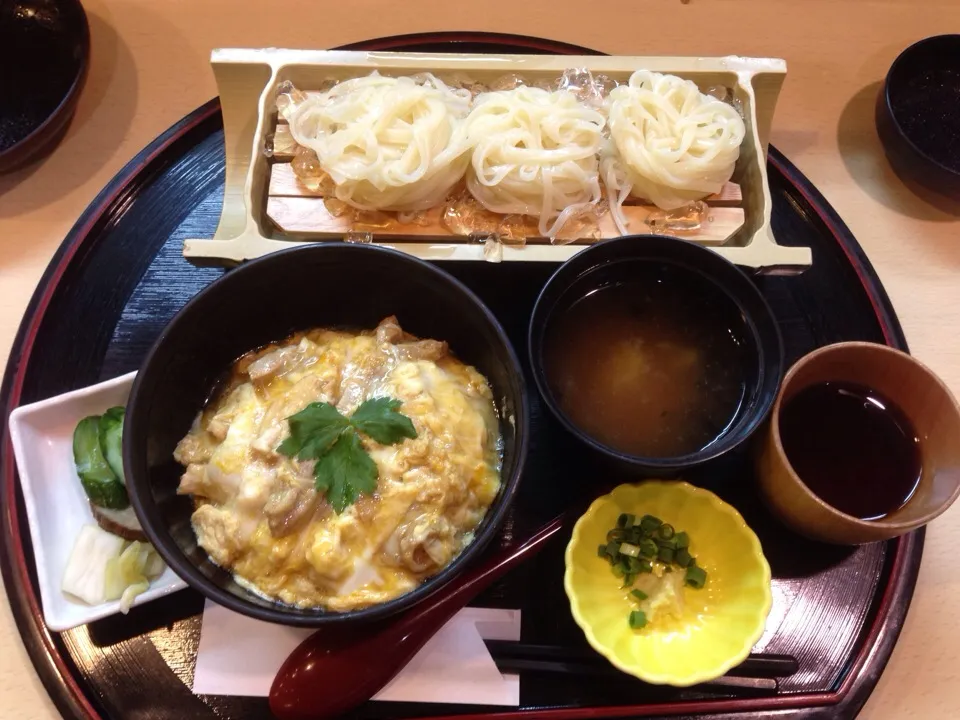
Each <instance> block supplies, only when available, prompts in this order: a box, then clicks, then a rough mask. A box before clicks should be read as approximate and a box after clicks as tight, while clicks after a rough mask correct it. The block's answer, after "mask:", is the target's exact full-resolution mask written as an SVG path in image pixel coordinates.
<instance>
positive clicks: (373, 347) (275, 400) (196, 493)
mask: <svg viewBox="0 0 960 720" xmlns="http://www.w3.org/2000/svg"><path fill="white" fill-rule="evenodd" d="M387 398H389V399H390V400H389V401H387V400H386V399H387ZM377 399H379V400H380V404H381V407H382V406H384V405H383V404H384V403H387V404H389V405H390V407H395V408H396V409H397V412H399V413H401V414H402V415H403V416H405V417H406V418H409V421H410V422H412V428H411V429H410V431H409V432H408V433H407V434H406V435H404V436H403V437H399V438H397V440H396V441H395V442H393V443H392V444H382V443H380V442H377V440H375V439H373V437H371V436H370V435H369V434H366V433H363V432H359V431H358V432H356V433H353V432H352V431H349V432H350V439H351V441H353V442H357V443H359V444H358V445H357V450H358V451H360V446H361V445H362V451H365V455H367V456H369V458H370V459H371V460H372V461H373V464H375V466H376V467H375V473H372V475H371V478H372V477H375V478H376V480H375V486H372V491H371V492H362V493H356V494H355V495H354V496H352V497H348V500H344V498H343V494H342V493H339V494H337V491H336V489H334V488H331V487H329V486H327V484H325V483H324V482H321V481H320V475H321V473H320V472H319V471H318V468H317V467H316V463H317V462H318V461H317V460H313V459H304V457H305V455H304V454H303V453H301V454H299V455H298V454H296V453H291V452H289V451H286V450H285V446H286V443H287V442H289V441H290V438H291V432H292V431H291V428H295V429H296V426H295V424H294V423H295V420H294V419H292V417H291V416H294V415H297V414H298V413H303V412H305V411H306V410H307V409H309V408H314V409H315V408H318V407H320V408H325V410H326V411H328V414H329V415H331V416H334V417H342V418H349V417H350V416H351V415H353V414H354V413H355V412H357V410H358V408H361V406H363V405H364V404H365V403H371V402H372V401H375V400H377ZM322 404H329V405H330V406H332V408H329V407H326V406H325V405H322ZM373 404H375V405H376V404H377V403H375V402H374V403H373ZM333 408H335V409H336V412H334V411H333ZM337 413H339V415H337ZM300 417H302V415H301V416H300ZM343 422H344V423H346V422H348V421H347V420H346V419H344V420H343ZM373 434H375V435H376V434H378V433H373ZM174 457H175V458H176V460H177V461H178V462H179V463H181V464H182V465H183V466H185V468H186V470H185V472H184V473H183V476H182V478H181V481H180V486H179V489H178V492H179V493H180V494H185V495H191V496H193V499H194V501H195V504H196V507H195V511H194V513H193V516H192V522H193V528H194V530H195V532H196V535H197V540H198V542H199V544H200V546H201V547H203V548H204V549H205V550H206V551H207V553H208V554H209V555H210V557H211V558H212V559H213V560H214V561H215V562H216V563H217V564H219V565H220V566H222V567H224V568H226V569H228V570H230V571H231V572H232V573H233V574H234V577H235V578H236V579H237V581H238V582H240V583H241V584H243V585H244V586H246V587H248V588H249V589H251V590H253V591H255V592H257V593H259V594H261V595H263V596H265V597H267V598H270V599H273V600H277V601H280V602H282V603H286V604H290V605H295V606H298V607H305V608H309V607H322V608H326V609H329V610H334V611H341V612H342V611H348V610H354V609H359V608H363V607H367V606H370V605H374V604H378V603H382V602H386V601H388V600H391V599H393V598H396V597H398V596H400V595H403V594H404V593H406V592H409V591H410V590H412V589H414V588H415V587H416V586H417V585H418V584H420V583H421V582H422V581H423V580H424V579H425V578H427V577H429V576H431V575H433V574H436V573H437V572H439V571H440V570H441V569H443V568H444V567H445V566H446V565H448V564H449V563H450V562H451V561H452V560H453V559H454V558H455V557H456V556H457V555H458V554H459V553H460V552H461V551H462V550H463V549H464V548H465V547H466V546H467V545H469V543H470V542H471V541H472V540H473V534H474V531H475V530H476V528H477V526H478V525H479V524H480V522H481V520H482V519H483V517H484V515H485V513H486V511H487V509H488V508H489V507H490V505H491V503H492V502H493V501H494V499H495V498H496V496H497V493H498V491H499V489H500V462H501V438H500V434H499V428H498V419H497V413H496V408H495V406H494V402H493V395H492V392H491V389H490V385H489V383H488V382H487V380H486V378H485V377H484V376H483V375H481V374H480V373H479V372H478V371H477V370H476V369H475V368H473V367H471V366H469V365H466V364H464V363H462V362H461V361H459V360H458V359H457V358H456V357H454V356H453V355H452V354H451V352H450V351H449V348H448V347H447V345H446V343H444V342H440V341H436V340H420V339H418V338H416V337H413V336H411V335H409V334H407V333H405V332H404V331H403V330H402V329H401V328H400V327H399V325H398V323H397V320H396V318H393V317H390V318H386V319H385V320H383V321H382V322H381V323H380V324H379V325H378V326H377V328H376V329H375V330H373V331H363V332H350V331H342V330H333V329H316V330H310V331H307V332H301V333H297V334H295V335H293V336H291V337H290V338H288V339H287V340H285V341H283V342H281V343H278V344H275V345H271V346H268V347H266V348H263V349H260V350H257V351H254V352H251V353H248V354H247V355H244V356H243V357H241V358H240V359H239V360H238V361H237V362H236V363H235V364H234V366H233V367H232V368H231V372H230V376H229V378H228V380H227V381H226V382H225V384H224V386H223V387H222V388H221V389H220V390H219V392H217V393H216V395H215V397H214V398H213V400H212V401H211V402H210V403H209V404H208V406H207V407H205V408H204V409H203V411H202V412H201V413H200V414H199V415H198V416H197V418H196V420H195V422H194V424H193V427H192V428H191V430H190V432H189V433H188V434H187V435H186V436H185V437H184V438H183V439H182V440H181V441H180V443H179V444H178V446H177V448H176V451H175V453H174ZM341 469H342V468H341ZM372 470H373V467H372V466H371V471H372ZM350 499H352V500H353V502H352V504H351V503H350V502H349V500H350Z"/></svg>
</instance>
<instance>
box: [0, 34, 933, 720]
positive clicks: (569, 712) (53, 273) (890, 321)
mask: <svg viewBox="0 0 960 720" xmlns="http://www.w3.org/2000/svg"><path fill="white" fill-rule="evenodd" d="M428 42H432V43H438V42H475V43H477V42H479V43H502V44H509V43H511V42H516V45H517V46H522V47H528V48H532V49H537V50H540V51H541V52H550V51H553V52H576V53H583V52H588V51H586V50H585V49H584V48H580V47H577V46H574V45H570V44H568V43H559V42H554V41H551V40H544V39H538V38H528V37H518V36H511V35H503V34H498V33H486V32H437V33H432V32H431V33H418V34H411V35H400V36H391V37H388V38H384V39H382V40H372V41H364V42H361V43H354V44H352V45H350V46H345V47H344V49H349V48H354V49H356V48H376V49H386V48H388V47H405V46H408V45H409V44H412V43H428ZM381 43H382V44H381ZM219 109H220V105H219V101H218V99H216V98H215V99H213V100H211V101H209V102H207V103H205V104H204V105H202V106H201V107H199V108H197V109H196V110H195V111H193V112H192V113H190V114H189V115H187V116H185V117H184V118H183V119H181V120H180V121H179V122H177V123H175V124H174V125H173V126H172V127H170V128H169V129H168V130H167V131H166V132H164V133H163V134H161V135H160V136H159V137H157V138H156V139H155V140H154V141H152V142H151V143H150V144H148V145H147V147H146V148H144V149H143V150H142V151H141V152H140V153H138V154H137V155H136V156H135V157H134V158H133V159H132V160H131V161H130V162H128V163H127V165H125V166H124V168H123V169H122V170H121V171H120V172H119V173H118V174H117V175H116V176H115V177H114V178H113V179H112V180H111V181H110V182H109V183H108V184H107V186H106V187H105V188H104V189H103V190H102V191H101V192H100V193H99V194H98V195H97V196H96V198H95V199H94V200H93V201H92V202H91V204H90V205H89V206H88V207H87V209H86V210H85V211H84V212H83V214H82V215H81V216H80V218H79V219H78V221H77V222H76V224H75V225H74V226H73V228H72V229H71V230H70V232H69V233H68V234H67V236H66V238H65V239H64V241H63V243H62V244H61V246H60V247H59V248H58V250H57V251H56V253H55V254H54V256H53V258H52V259H51V261H50V264H49V265H48V267H47V269H46V270H45V271H44V274H43V276H42V277H41V279H40V281H39V283H38V286H37V288H36V290H35V291H34V293H33V296H32V297H31V300H30V302H29V304H28V306H27V309H26V310H25V312H24V316H23V319H22V321H21V324H20V326H19V329H18V331H17V334H16V337H15V339H14V342H13V345H12V346H11V351H10V359H9V361H8V364H7V368H6V372H5V374H4V378H3V384H2V386H0V406H2V407H3V408H4V410H5V412H4V418H5V419H6V417H7V416H8V415H9V412H10V410H12V409H13V408H14V407H17V406H18V405H19V404H20V398H21V394H22V390H23V382H24V376H25V373H26V368H27V365H28V363H29V359H30V354H31V351H32V349H33V345H34V342H35V340H36V336H37V333H38V330H39V327H40V325H41V323H42V321H43V319H44V315H45V312H46V309H47V306H48V305H49V303H50V300H51V298H52V296H53V294H54V292H55V291H56V289H57V285H58V282H59V280H60V279H61V277H62V276H63V274H64V272H65V271H66V269H67V267H68V265H69V263H70V262H71V261H72V259H73V258H74V257H75V256H76V255H77V254H78V252H79V251H80V250H81V249H82V248H84V246H85V245H87V243H88V242H89V241H90V239H91V233H92V231H94V229H95V228H96V227H97V226H103V225H106V224H109V222H110V221H111V219H112V218H113V217H114V216H115V215H116V213H117V211H118V204H119V203H121V202H123V200H124V198H125V197H126V196H127V195H128V194H129V193H130V192H131V191H134V190H135V188H136V187H137V186H138V185H144V184H146V183H148V182H149V181H150V180H151V179H152V177H153V176H154V175H155V174H156V173H158V172H159V171H161V170H163V169H164V168H165V167H167V165H169V164H170V163H172V162H174V161H175V160H176V158H170V157H167V155H166V153H167V151H168V150H171V149H172V148H173V147H174V146H176V145H178V144H180V143H186V142H187V141H188V140H189V139H190V137H191V133H192V132H193V131H198V130H199V129H200V128H201V127H202V126H203V125H204V124H206V123H207V122H209V121H210V120H212V118H214V116H216V115H217V114H218V112H219ZM768 161H769V162H770V163H771V164H772V165H774V167H775V168H776V169H777V170H778V171H779V172H780V173H781V174H782V175H783V176H784V178H785V179H786V180H787V181H788V182H789V183H790V184H791V185H792V186H793V187H794V188H795V189H796V190H797V191H798V192H799V193H800V194H801V195H802V196H803V198H804V199H805V200H806V201H807V203H808V204H809V205H810V207H811V209H813V210H814V212H815V213H816V214H817V216H818V219H819V221H820V222H821V223H822V224H823V225H824V227H825V228H826V230H827V232H829V233H830V234H831V235H832V236H833V237H834V239H835V240H836V241H837V244H838V245H839V246H840V248H841V249H842V251H843V252H844V254H845V255H846V256H847V258H848V260H849V261H850V264H851V265H852V266H853V268H854V270H855V272H856V274H857V276H858V279H859V280H860V283H861V285H862V287H863V289H864V291H865V292H866V294H867V297H868V298H869V300H870V303H871V305H872V307H873V310H874V312H875V314H876V317H877V321H878V323H879V324H880V327H881V329H882V332H883V335H884V339H885V342H886V343H887V344H888V345H891V346H893V347H897V348H899V349H902V350H904V351H908V347H907V343H906V339H905V337H904V334H903V330H902V328H901V326H900V323H899V320H898V319H897V317H896V314H895V311H894V310H893V307H892V304H891V303H890V300H889V297H888V296H887V293H886V291H885V290H884V288H883V286H882V284H881V283H880V280H879V277H878V276H877V274H876V272H875V270H874V269H873V267H872V265H871V264H870V262H869V260H868V259H867V257H866V255H865V254H864V252H863V250H862V248H861V247H860V246H859V243H858V242H857V241H856V239H855V238H854V236H853V235H852V233H851V232H850V230H849V229H848V228H847V226H846V225H845V224H844V223H843V221H842V219H841V218H840V216H839V215H838V214H837V213H836V211H835V210H834V209H833V208H832V207H831V206H830V205H829V204H828V203H827V202H826V200H825V199H824V198H823V196H822V195H821V194H820V193H819V191H818V190H817V189H816V188H815V187H813V185H812V184H810V182H809V180H807V179H806V178H805V177H804V176H803V175H802V174H801V173H800V172H799V171H798V170H797V168H796V167H794V166H793V165H792V164H791V163H790V162H789V161H788V160H786V158H784V156H783V155H781V154H780V153H779V152H778V151H777V150H776V149H775V148H774V147H772V146H771V147H770V149H769V157H768ZM0 456H2V462H0V482H3V483H4V487H3V491H4V495H3V500H2V505H3V507H2V513H0V530H2V532H0V571H2V576H3V580H4V585H5V587H6V589H7V595H8V602H9V603H10V606H11V610H12V613H13V616H14V618H15V621H16V623H17V627H18V630H19V632H20V635H21V639H22V641H23V643H24V645H25V647H26V649H27V652H28V654H29V656H30V658H31V661H32V663H33V665H34V669H35V671H36V672H37V674H38V676H39V677H40V679H41V681H42V682H43V684H44V687H45V688H46V690H47V692H48V694H49V695H50V697H51V699H52V700H53V702H54V703H55V705H56V706H57V708H58V710H60V712H61V713H62V714H63V715H64V716H65V717H74V718H84V719H87V718H90V719H98V718H101V717H102V715H100V712H99V710H98V709H97V708H96V706H95V704H94V702H93V701H92V700H91V698H89V697H88V695H87V693H86V692H85V691H84V689H83V688H82V687H81V686H80V683H79V682H78V678H77V677H76V676H75V675H74V673H75V672H76V670H77V669H76V668H71V663H70V660H69V656H67V657H64V656H63V655H61V653H62V652H63V641H62V640H60V638H59V635H58V634H54V633H51V631H50V630H49V629H48V628H47V627H46V625H45V623H44V622H43V617H42V612H41V611H40V606H39V599H38V597H37V594H36V592H35V590H34V588H33V587H32V583H31V582H30V568H29V567H28V565H27V560H26V555H25V552H24V548H23V545H22V543H20V542H12V541H11V540H12V539H14V538H19V537H20V530H21V528H20V523H19V518H18V517H17V515H18V510H17V504H16V503H17V492H18V483H16V482H15V478H16V467H15V461H14V458H13V453H12V449H11V443H10V435H9V429H8V427H7V426H6V423H5V425H4V429H3V444H2V447H0ZM924 535H925V531H924V530H923V529H920V530H917V531H914V532H913V533H910V534H908V535H905V536H902V537H900V538H898V539H896V540H893V541H890V545H891V546H892V548H891V549H892V550H893V552H892V553H891V554H890V556H888V557H892V559H888V561H887V562H890V563H892V567H891V569H890V577H889V580H888V583H887V587H886V588H885V589H884V591H883V595H882V596H881V597H880V602H879V604H878V605H877V606H876V609H875V610H873V614H874V620H873V622H872V624H871V625H870V627H869V628H865V629H864V631H863V632H862V634H861V635H862V637H861V639H860V640H859V644H860V650H859V652H858V653H857V655H856V656H855V657H854V658H853V660H852V664H851V666H850V668H849V670H848V672H847V674H846V675H845V677H844V678H843V680H842V681H841V683H840V685H839V686H838V688H837V689H836V690H834V691H832V692H817V693H798V694H793V695H788V696H779V697H776V698H762V699H733V700H724V701H710V703H709V705H708V704H707V703H705V702H702V701H695V702H683V703H670V704H661V705H645V706H608V707H584V708H565V709H546V708H542V709H532V710H509V711H495V712H490V713H485V712H481V713H473V714H457V715H445V716H442V717H441V716H431V720H482V719H483V718H496V719H497V720H506V719H507V718H511V719H517V718H527V717H531V718H547V717H549V718H571V719H572V718H579V717H591V718H600V717H618V716H623V715H625V714H629V715H632V716H634V717H641V716H649V715H652V714H659V715H663V714H671V715H672V714H678V713H689V712H699V711H700V710H701V709H702V710H707V709H709V710H710V711H713V712H717V711H719V712H747V713H763V714H764V716H766V713H768V712H770V713H776V712H782V711H783V710H784V709H788V708H789V709H796V710H802V709H803V708H807V709H812V708H818V707H826V706H832V707H834V708H835V709H836V711H838V712H839V711H840V710H853V711H855V712H856V711H858V710H859V708H861V707H862V706H863V704H864V703H865V702H866V700H867V698H868V697H869V695H870V694H871V693H872V691H873V689H874V686H875V684H876V682H877V680H878V679H879V676H880V674H881V673H882V672H883V669H884V667H885V666H886V664H887V661H888V660H889V658H890V654H891V653H892V649H893V646H894V645H895V643H896V641H897V638H898V636H899V634H900V630H901V628H902V621H903V618H904V617H905V615H906V612H907V610H908V608H909V605H910V601H911V599H912V596H913V590H914V588H915V585H916V579H917V575H918V572H919V567H920V558H921V555H922V551H923V544H924ZM14 600H16V601H17V602H14ZM760 716H761V715H759V714H756V715H754V717H760Z"/></svg>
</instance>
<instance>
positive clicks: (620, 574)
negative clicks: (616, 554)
mask: <svg viewBox="0 0 960 720" xmlns="http://www.w3.org/2000/svg"><path fill="white" fill-rule="evenodd" d="M613 574H614V576H615V577H618V578H622V577H623V576H624V575H626V574H627V573H626V572H625V571H624V569H623V568H622V567H620V566H619V565H614V566H613Z"/></svg>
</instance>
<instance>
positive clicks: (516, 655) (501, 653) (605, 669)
mask: <svg viewBox="0 0 960 720" xmlns="http://www.w3.org/2000/svg"><path fill="white" fill-rule="evenodd" d="M484 642H486V645H487V649H488V650H489V651H490V655H491V656H492V657H493V660H494V662H496V663H497V667H498V668H499V669H500V671H501V672H508V673H519V672H544V673H567V674H573V675H584V676H621V677H626V676H624V675H623V673H621V672H620V671H619V670H617V668H615V667H614V666H613V665H611V664H610V663H609V662H607V660H606V659H605V658H603V657H601V656H600V655H598V654H597V653H595V652H593V651H592V650H589V649H579V648H566V647H560V646H557V645H535V644H531V643H522V642H511V641H506V640H486V641H484ZM798 669H799V664H798V663H797V660H796V658H794V657H792V656H790V655H777V654H773V653H753V654H751V655H750V656H749V657H748V658H747V659H746V660H744V661H743V663H741V664H740V665H738V666H737V667H735V668H733V669H732V670H730V672H729V673H728V674H727V675H724V676H723V677H720V678H716V679H715V680H712V681H710V682H709V683H704V685H717V686H722V687H724V688H738V689H743V690H760V691H772V692H775V691H776V690H777V687H778V685H777V681H776V678H778V677H788V676H790V675H793V674H794V673H795V672H797V670H798Z"/></svg>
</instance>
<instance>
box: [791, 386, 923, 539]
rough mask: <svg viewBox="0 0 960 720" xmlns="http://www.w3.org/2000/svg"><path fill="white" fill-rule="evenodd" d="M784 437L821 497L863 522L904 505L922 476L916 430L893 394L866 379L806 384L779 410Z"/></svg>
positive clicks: (809, 484)
mask: <svg viewBox="0 0 960 720" xmlns="http://www.w3.org/2000/svg"><path fill="white" fill-rule="evenodd" d="M780 441H781V442H782V443H783V449H784V452H786V454H787V460H789V461H790V465H791V466H792V467H793V469H794V470H795V471H796V473H797V475H799V476H800V478H801V479H802V480H803V482H804V483H805V484H806V486H807V487H808V488H810V489H811V490H812V491H813V492H814V493H816V494H817V497H819V498H820V499H821V500H823V501H824V502H826V503H827V504H828V505H832V506H833V507H835V508H836V509H837V510H840V511H841V512H844V513H846V514H847V515H852V516H853V517H856V518H860V519H861V520H879V519H880V518H884V517H886V516H887V515H890V514H891V513H893V512H895V511H897V510H899V509H900V508H901V507H903V506H904V505H905V504H906V503H907V501H908V500H909V499H910V498H911V497H912V496H913V493H914V492H915V491H916V489H917V485H918V484H919V482H920V474H921V470H922V466H921V458H920V438H918V437H917V431H916V430H914V429H913V424H912V423H911V422H910V420H909V418H907V416H906V415H905V414H904V413H903V411H902V410H901V409H900V408H899V407H897V405H896V404H895V403H894V402H893V401H892V400H889V399H887V398H886V397H885V396H884V395H882V394H880V393H879V392H877V391H876V390H871V389H870V388H868V387H867V386H865V385H859V384H857V383H851V382H824V383H818V384H816V385H811V386H810V387H807V388H804V389H803V390H801V391H800V392H798V393H797V394H796V395H795V396H793V397H792V398H791V399H790V401H789V402H787V403H786V405H784V407H783V408H782V409H781V411H780ZM866 487H869V488H870V490H869V492H864V488H866Z"/></svg>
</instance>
